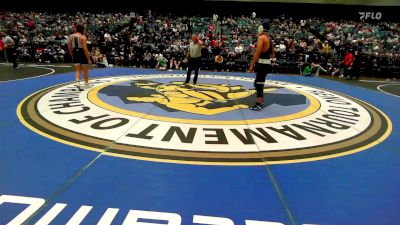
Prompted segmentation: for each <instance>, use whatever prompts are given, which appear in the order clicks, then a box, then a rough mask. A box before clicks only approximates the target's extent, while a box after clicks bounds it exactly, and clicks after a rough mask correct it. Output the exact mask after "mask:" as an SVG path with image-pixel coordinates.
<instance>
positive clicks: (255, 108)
mask: <svg viewBox="0 0 400 225" xmlns="http://www.w3.org/2000/svg"><path fill="white" fill-rule="evenodd" d="M249 109H250V110H253V111H261V110H262V109H264V105H263V104H259V103H256V104H255V105H252V106H250V107H249Z"/></svg>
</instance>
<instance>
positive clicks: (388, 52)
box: [0, 11, 400, 78]
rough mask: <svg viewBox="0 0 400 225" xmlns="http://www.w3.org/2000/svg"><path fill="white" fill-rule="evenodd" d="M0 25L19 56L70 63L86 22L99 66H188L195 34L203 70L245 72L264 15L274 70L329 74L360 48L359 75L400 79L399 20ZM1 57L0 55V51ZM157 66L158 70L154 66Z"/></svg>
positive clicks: (34, 19)
mask: <svg viewBox="0 0 400 225" xmlns="http://www.w3.org/2000/svg"><path fill="white" fill-rule="evenodd" d="M0 19H1V20H0V30H4V31H6V32H7V33H8V34H9V35H10V36H11V37H12V38H13V39H14V40H15V41H16V43H17V52H18V58H19V60H20V61H31V62H33V61H35V62H41V63H45V62H70V60H71V59H70V57H69V54H67V48H66V42H67V38H68V36H69V35H70V34H71V33H72V32H73V31H74V26H75V24H76V23H81V24H84V26H85V28H86V36H87V38H88V46H89V50H90V51H91V56H92V58H93V60H92V61H93V63H94V64H96V65H98V66H133V67H149V68H156V66H157V64H160V63H162V64H163V65H165V66H163V67H161V68H165V69H168V70H175V69H177V70H180V69H185V68H186V64H187V60H186V50H187V47H188V44H189V42H190V37H191V35H192V34H193V33H195V34H198V35H199V37H200V39H201V40H203V42H204V48H203V51H202V59H201V60H202V69H208V70H219V71H221V70H224V71H246V70H247V69H248V65H249V62H250V59H251V57H252V53H253V50H254V48H255V44H256V41H257V35H256V34H257V27H258V26H259V25H260V24H262V23H263V22H266V21H268V23H269V24H270V27H271V29H270V30H269V34H270V36H271V39H272V44H273V47H274V48H275V52H276V58H277V60H276V67H275V70H276V71H277V72H293V73H299V72H300V71H302V69H303V68H302V67H304V65H307V64H308V63H310V64H311V63H312V64H313V65H319V66H320V67H321V68H323V70H322V71H324V72H325V73H328V74H331V73H332V72H334V71H336V69H337V68H338V67H340V62H341V61H342V60H343V58H344V55H345V51H346V50H350V51H351V52H353V53H355V52H356V53H357V54H356V55H357V57H359V60H360V63H361V64H362V66H361V67H360V73H363V75H373V76H385V77H391V78H394V77H399V70H400V55H399V47H400V40H399V36H400V23H395V22H376V23H374V24H372V23H367V22H362V21H358V22H356V21H345V20H341V21H329V20H325V19H321V18H307V19H301V20H293V19H292V18H288V17H285V16H280V17H278V18H260V17H257V14H256V13H255V12H254V13H252V14H251V15H248V16H238V17H233V16H229V17H225V16H222V15H216V14H214V15H210V17H196V16H190V17H186V16H174V15H154V14H153V13H152V12H151V11H147V12H146V13H142V14H141V15H139V14H138V13H134V12H131V13H86V12H85V13H80V12H78V13H73V14H71V13H68V14H67V13H58V14H57V13H35V12H26V13H10V12H7V13H3V14H0ZM0 57H1V58H2V59H0V60H5V57H4V53H3V52H1V54H0ZM157 68H160V66H158V67H157Z"/></svg>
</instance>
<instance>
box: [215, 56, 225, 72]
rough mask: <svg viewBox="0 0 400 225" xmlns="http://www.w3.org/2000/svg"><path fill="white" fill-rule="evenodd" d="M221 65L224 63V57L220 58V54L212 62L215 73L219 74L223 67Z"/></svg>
mask: <svg viewBox="0 0 400 225" xmlns="http://www.w3.org/2000/svg"><path fill="white" fill-rule="evenodd" d="M223 63H224V57H222V55H221V54H218V55H217V56H215V61H214V68H215V71H218V72H220V71H221V70H222V68H223V66H224V65H223Z"/></svg>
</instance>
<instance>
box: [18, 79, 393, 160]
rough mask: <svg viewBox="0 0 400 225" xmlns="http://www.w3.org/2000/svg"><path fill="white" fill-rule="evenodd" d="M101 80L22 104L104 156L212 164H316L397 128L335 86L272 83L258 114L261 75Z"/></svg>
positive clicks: (57, 133)
mask: <svg viewBox="0 0 400 225" xmlns="http://www.w3.org/2000/svg"><path fill="white" fill-rule="evenodd" d="M183 80H184V75H171V74H169V75H166V74H165V75H164V74H158V75H131V76H118V77H106V78H98V79H94V80H92V81H91V88H89V89H87V90H85V91H83V92H80V91H78V90H77V89H76V87H75V86H74V84H73V83H66V84H60V85H57V86H53V87H49V88H47V89H44V90H41V91H38V92H36V93H34V94H32V95H30V96H28V97H27V98H25V99H24V100H23V101H22V102H21V103H20V104H19V106H18V110H17V113H18V116H19V118H20V120H21V121H22V123H23V124H24V125H25V126H26V127H28V128H30V129H31V130H33V131H35V132H37V133H39V134H41V135H43V136H45V137H48V138H51V139H53V140H56V141H59V142H62V143H65V144H69V145H73V146H77V147H80V148H84V149H89V150H93V151H98V152H102V153H103V154H105V155H110V156H116V157H124V158H133V159H141V160H149V161H158V162H172V163H183V164H205V165H263V164H284V163H296V162H308V161H315V160H321V159H328V158H333V157H339V156H343V155H348V154H352V153H356V152H359V151H362V150H365V149H368V148H370V147H372V146H374V145H376V144H378V143H379V142H381V141H383V140H384V139H385V138H386V137H387V136H388V135H389V134H390V132H391V129H392V125H391V122H390V120H389V119H388V117H387V116H386V115H385V114H383V113H382V112H381V111H380V110H378V109H377V108H375V107H373V106H372V105H370V104H368V103H365V102H363V101H361V100H358V99H355V98H353V97H350V96H346V95H343V94H340V93H336V92H333V91H329V90H325V89H321V88H318V87H310V86H306V85H300V84H295V83H289V82H282V81H267V82H266V85H265V88H264V93H265V94H264V98H265V108H264V110H262V111H260V112H255V111H251V110H249V109H248V106H249V105H251V104H252V103H253V102H254V99H255V94H256V92H255V90H254V88H253V82H254V79H253V78H249V77H235V76H220V75H204V76H200V77H199V81H200V82H199V83H198V84H197V85H193V84H189V85H184V84H183V82H182V81H183Z"/></svg>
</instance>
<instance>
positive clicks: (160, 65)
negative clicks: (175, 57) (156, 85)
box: [156, 54, 167, 70]
mask: <svg viewBox="0 0 400 225" xmlns="http://www.w3.org/2000/svg"><path fill="white" fill-rule="evenodd" d="M166 69H167V59H166V58H164V56H163V55H162V54H160V55H159V56H158V58H157V65H156V70H166Z"/></svg>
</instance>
